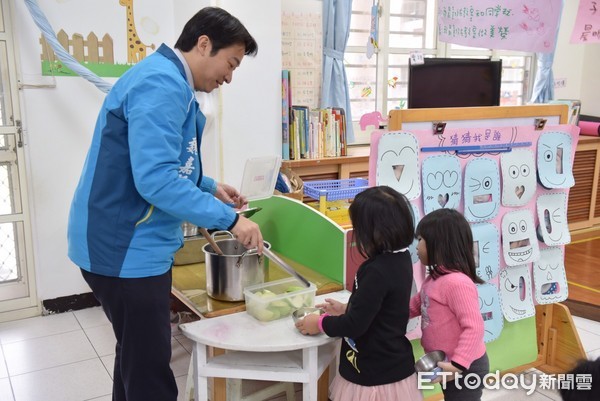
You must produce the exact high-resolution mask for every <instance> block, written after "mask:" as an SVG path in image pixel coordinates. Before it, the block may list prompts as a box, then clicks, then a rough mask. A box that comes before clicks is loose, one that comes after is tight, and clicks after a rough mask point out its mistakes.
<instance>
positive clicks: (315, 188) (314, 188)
mask: <svg viewBox="0 0 600 401" xmlns="http://www.w3.org/2000/svg"><path fill="white" fill-rule="evenodd" d="M368 185H369V181H368V180H365V179H364V178H350V179H346V180H325V181H304V195H306V196H310V197H311V198H313V199H315V200H320V199H321V196H326V200H328V201H334V200H340V199H354V197H355V196H356V195H357V194H359V193H360V192H362V191H364V190H365V189H367V188H368Z"/></svg>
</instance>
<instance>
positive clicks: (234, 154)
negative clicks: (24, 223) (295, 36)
mask: <svg viewBox="0 0 600 401" xmlns="http://www.w3.org/2000/svg"><path fill="white" fill-rule="evenodd" d="M210 3H213V4H218V5H220V6H221V7H223V8H225V9H227V10H228V11H230V12H231V13H232V14H233V15H235V16H237V17H238V18H239V19H240V20H242V22H244V23H245V24H246V26H247V28H248V30H249V31H250V33H252V35H253V36H254V37H255V39H256V40H257V42H258V44H259V55H258V56H257V57H256V58H255V59H254V60H253V59H252V58H250V57H246V58H245V59H244V60H243V62H242V65H241V67H240V68H239V69H238V70H237V71H236V72H235V74H234V79H233V82H232V83H231V84H230V85H226V86H225V88H224V89H222V93H221V94H219V93H215V94H213V95H210V96H206V98H208V100H212V103H213V111H212V112H209V113H207V114H209V117H210V115H213V116H217V115H218V114H217V113H221V114H222V118H221V124H212V125H210V124H209V125H208V126H207V128H208V131H209V132H207V133H206V138H205V140H204V141H203V148H202V154H203V158H204V159H205V162H206V164H207V169H206V171H207V173H209V174H212V175H213V176H216V178H218V179H225V181H226V182H230V183H232V184H233V185H238V183H239V182H241V174H242V170H243V161H244V160H245V158H247V157H254V156H260V155H264V154H269V153H270V154H277V152H278V149H279V147H280V145H279V142H278V141H280V139H279V136H280V109H279V108H280V101H281V100H280V87H279V76H280V68H281V67H280V66H281V44H280V39H279V38H280V29H281V28H280V24H279V23H277V21H279V19H280V15H281V9H280V7H279V6H275V5H274V4H272V3H273V2H272V1H268V0H253V1H252V2H247V1H245V0H227V1H219V2H215V1H212V2H210V1H204V2H202V1H197V0H196V1H191V0H170V1H164V0H136V1H135V7H136V8H135V10H134V16H135V19H136V26H137V29H138V34H139V36H140V39H141V40H142V41H143V42H144V43H146V44H150V43H155V45H156V46H157V47H158V45H160V43H162V42H165V43H167V44H168V45H171V46H172V45H173V44H174V43H175V41H176V39H177V37H178V36H179V34H180V32H181V29H182V28H183V24H184V23H185V22H186V21H187V20H188V19H189V18H190V17H191V16H192V15H193V14H194V13H195V12H197V11H198V10H199V9H200V8H201V7H202V6H203V5H208V4H210ZM248 3H251V4H252V6H250V4H248ZM14 4H15V9H14V13H13V14H14V15H13V18H14V23H13V26H14V27H15V30H16V32H15V33H16V40H17V47H18V52H19V64H20V66H19V67H20V73H19V79H20V81H21V82H22V83H24V84H51V83H53V82H56V87H55V88H50V89H48V88H46V89H41V88H37V89H23V90H21V91H20V93H21V95H22V98H21V104H22V118H23V125H24V131H25V152H26V156H27V158H28V160H27V167H28V172H27V173H28V176H29V180H30V189H29V190H30V191H31V194H30V199H31V201H30V207H31V209H32V216H33V222H32V231H33V241H34V244H33V248H34V258H35V270H36V275H37V283H38V297H39V299H40V300H44V299H52V298H56V297H61V296H66V295H72V294H78V293H83V292H88V291H89V288H88V286H87V284H85V282H84V281H83V279H82V278H81V274H80V273H79V269H78V268H76V266H75V265H73V264H72V263H71V262H70V260H69V259H68V258H67V245H66V226H67V218H68V211H69V206H70V202H71V197H72V194H73V191H74V189H75V186H76V185H77V181H78V179H79V174H80V172H81V167H82V165H83V162H84V159H85V155H86V153H87V149H88V146H89V143H90V140H91V135H92V132H93V127H94V124H95V120H96V116H97V112H98V110H99V108H100V105H101V103H102V100H103V98H104V94H103V93H102V92H101V91H100V90H98V89H96V87H95V86H93V85H92V84H90V83H88V82H87V81H85V80H84V79H82V78H79V77H58V78H56V80H53V79H52V78H50V77H42V76H41V68H40V53H41V48H40V44H39V37H40V32H39V30H38V28H37V26H36V25H34V23H33V22H32V18H31V16H30V15H29V12H28V11H27V8H26V7H25V5H24V4H23V2H22V1H18V0H15V2H14ZM38 4H39V6H40V8H41V9H42V10H43V11H44V12H45V13H46V16H47V18H48V20H49V22H50V23H51V25H52V27H53V29H54V30H55V31H58V30H59V29H61V28H63V29H65V31H67V33H69V34H72V33H74V32H77V33H81V34H83V35H84V36H86V35H87V34H88V33H89V32H90V31H94V32H95V33H96V34H98V33H102V35H103V34H104V33H109V34H110V35H111V36H112V37H113V40H114V43H115V59H116V61H119V60H118V59H119V58H120V59H123V58H125V57H126V56H125V50H124V46H123V44H124V43H125V33H124V32H125V24H126V20H125V8H124V7H121V6H119V2H118V1H110V2H109V1H105V0H88V1H67V2H57V1H55V0H38ZM99 16H102V17H99ZM144 18H146V19H144ZM142 19H144V20H143V21H142ZM264 21H269V22H270V23H269V24H264ZM144 28H148V29H144ZM98 36H101V35H98ZM106 80H108V81H111V82H114V80H115V79H106ZM206 98H202V101H203V102H207V99H206ZM257 98H260V102H257V101H256V99H257ZM211 113H212V114H211ZM219 127H220V128H219ZM219 130H220V131H221V132H219ZM210 131H212V132H210ZM219 135H221V136H222V137H223V146H224V150H225V151H227V152H228V153H225V154H224V156H223V159H224V162H223V163H221V161H220V160H219V152H218V151H216V150H215V149H218V148H219V146H218V145H217V138H218V137H219ZM255 140H256V141H255ZM221 164H223V165H224V166H225V168H224V170H223V171H222V172H221V171H219V169H218V166H219V165H221Z"/></svg>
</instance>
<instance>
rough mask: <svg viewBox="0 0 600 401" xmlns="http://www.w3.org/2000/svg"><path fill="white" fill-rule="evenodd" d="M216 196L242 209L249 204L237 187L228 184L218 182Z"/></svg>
mask: <svg viewBox="0 0 600 401" xmlns="http://www.w3.org/2000/svg"><path fill="white" fill-rule="evenodd" d="M215 198H217V199H219V200H220V201H222V202H223V203H227V204H228V205H231V206H233V207H234V208H236V209H240V208H242V207H243V206H245V205H246V204H248V200H247V199H246V197H244V196H242V195H241V194H240V193H239V191H238V190H237V189H235V188H234V187H232V186H231V185H227V184H221V183H217V191H216V192H215Z"/></svg>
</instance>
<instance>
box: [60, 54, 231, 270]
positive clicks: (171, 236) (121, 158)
mask: <svg viewBox="0 0 600 401" xmlns="http://www.w3.org/2000/svg"><path fill="white" fill-rule="evenodd" d="M205 122H206V118H205V117H204V115H203V114H202V112H201V111H200V109H199V106H198V103H197V101H196V97H195V94H194V91H193V89H192V88H191V87H190V85H189V83H188V81H187V79H186V76H185V70H184V67H183V65H182V64H181V62H180V60H179V59H178V58H177V55H176V54H175V53H174V52H173V50H171V49H170V48H168V47H167V46H165V45H164V44H163V45H162V46H161V47H160V48H159V49H158V50H157V51H156V52H155V53H153V54H152V55H150V56H149V57H147V58H145V59H144V60H143V61H141V62H140V63H138V64H137V65H136V66H134V67H132V68H131V69H130V70H129V71H127V72H126V73H125V74H123V76H122V77H121V78H119V80H118V81H117V82H116V83H115V85H114V86H113V87H112V89H111V91H110V92H109V93H108V95H107V96H106V99H105V100H104V103H103V105H102V109H101V111H100V113H99V116H98V120H97V122H96V127H95V130H94V136H93V138H92V143H91V146H90V150H89V152H88V155H87V158H86V160H85V164H84V167H83V172H82V175H81V178H80V181H79V184H78V186H77V188H76V190H75V195H74V198H73V201H72V204H71V210H70V213H69V224H68V234H67V237H68V249H69V258H70V259H71V260H72V261H73V262H74V263H75V264H77V265H78V266H79V267H81V268H82V269H85V270H87V271H90V272H92V273H96V274H100V275H104V276H113V277H128V278H131V277H148V276H156V275H160V274H163V273H165V272H166V271H167V270H169V269H170V267H171V265H172V263H173V255H174V254H175V252H176V251H177V250H178V249H179V248H180V247H181V246H182V245H183V234H182V231H181V228H180V227H181V223H182V222H183V221H190V222H191V223H193V224H196V225H198V226H201V227H206V228H218V229H231V227H232V226H233V225H234V224H235V223H236V222H237V215H236V214H235V212H234V210H232V209H231V208H230V207H228V206H227V205H225V204H224V203H223V202H221V201H220V200H218V199H216V198H215V197H214V196H213V194H214V192H215V190H216V183H215V181H214V180H213V179H211V178H209V177H203V175H202V163H201V161H200V154H199V149H200V140H201V137H202V130H203V129H204V124H205Z"/></svg>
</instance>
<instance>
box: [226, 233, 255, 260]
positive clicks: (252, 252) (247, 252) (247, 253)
mask: <svg viewBox="0 0 600 401" xmlns="http://www.w3.org/2000/svg"><path fill="white" fill-rule="evenodd" d="M226 232H229V231H226ZM256 252H257V249H256V248H252V249H247V250H245V251H244V253H242V254H241V255H240V257H239V258H238V260H237V262H236V263H235V266H236V267H240V266H241V265H242V260H243V259H244V258H245V257H246V256H252V255H257V253H256ZM262 257H263V256H262V255H258V262H259V263H260V260H261V258H262Z"/></svg>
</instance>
